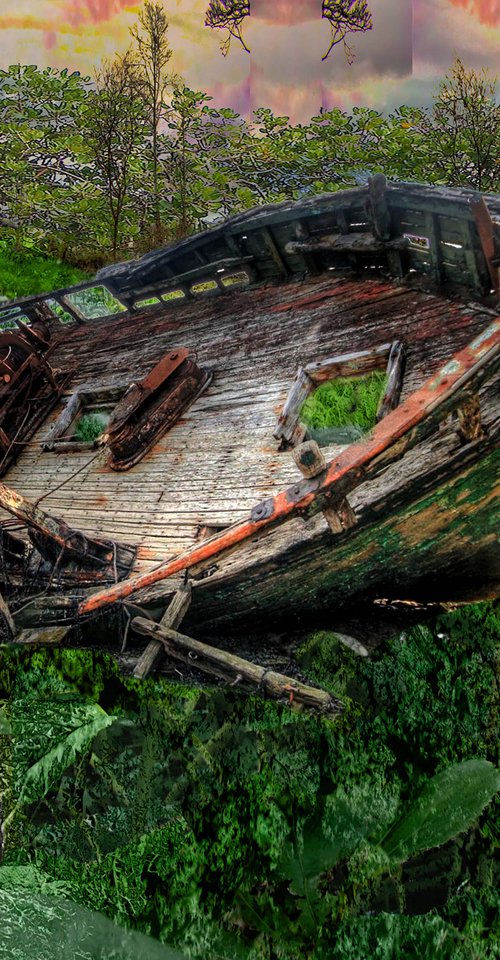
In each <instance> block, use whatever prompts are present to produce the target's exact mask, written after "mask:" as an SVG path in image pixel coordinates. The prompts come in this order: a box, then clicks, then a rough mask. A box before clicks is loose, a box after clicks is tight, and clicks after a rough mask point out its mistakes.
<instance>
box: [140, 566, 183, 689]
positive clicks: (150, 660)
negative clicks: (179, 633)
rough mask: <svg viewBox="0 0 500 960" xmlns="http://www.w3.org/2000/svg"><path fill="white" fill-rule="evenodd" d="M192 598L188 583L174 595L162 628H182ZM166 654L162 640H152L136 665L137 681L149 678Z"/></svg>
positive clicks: (161, 624)
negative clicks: (149, 674)
mask: <svg viewBox="0 0 500 960" xmlns="http://www.w3.org/2000/svg"><path fill="white" fill-rule="evenodd" d="M191 598H192V587H191V584H190V583H187V584H185V585H184V586H182V587H181V588H180V590H178V591H177V593H175V594H174V597H173V599H172V601H171V603H170V604H169V606H168V607H167V610H166V612H165V613H164V614H163V616H162V618H161V620H160V626H161V627H164V628H165V629H167V628H169V629H171V630H176V629H177V627H180V625H181V623H182V621H183V619H184V617H185V616H186V613H187V611H188V610H189V606H190V604H191ZM164 653H165V648H164V645H163V643H162V641H161V640H159V639H156V638H154V639H152V640H150V642H149V643H148V645H147V647H146V649H145V650H144V651H143V653H142V654H141V656H140V657H139V660H138V661H137V663H136V665H135V668H134V672H133V676H134V677H135V678H136V679H140V680H143V679H144V677H147V675H148V673H151V672H152V670H154V669H155V667H156V666H158V663H159V661H160V660H161V658H162V656H163V654H164Z"/></svg>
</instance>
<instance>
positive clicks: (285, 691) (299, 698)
mask: <svg viewBox="0 0 500 960" xmlns="http://www.w3.org/2000/svg"><path fill="white" fill-rule="evenodd" d="M132 627H133V629H134V630H135V631H136V632H137V633H140V634H144V635H145V636H147V637H154V638H155V639H157V640H159V641H160V642H161V644H162V645H163V646H164V648H165V650H166V652H167V653H168V654H169V656H171V657H174V658H175V659H177V660H182V661H183V662H184V663H188V664H189V665H190V666H195V667H196V668H197V669H199V670H202V671H203V672H204V673H209V674H210V675H211V676H216V677H221V678H222V679H225V680H235V681H243V682H247V683H252V684H255V685H256V686H257V687H259V688H260V689H262V691H263V693H267V694H268V695H269V696H271V697H284V696H286V697H287V698H288V700H289V701H290V702H292V701H293V702H295V703H300V704H303V705H304V706H307V707H316V708H318V709H320V710H328V711H332V712H335V713H340V712H341V711H342V709H343V705H342V703H341V702H340V701H339V700H336V699H335V698H334V697H332V695H331V694H330V693H328V692H327V691H326V690H319V689H316V688H315V687H309V686H307V685H306V684H304V683H300V681H298V680H295V679H294V678H293V677H287V676H285V675H284V674H282V673H276V672H275V671H274V670H267V669H266V668H265V667H260V666H258V664H256V663H251V661H250V660H244V659H243V658H242V657H237V656H235V655H234V654H232V653H228V652H227V651H226V650H219V649H218V648H217V647H211V646H209V645H208V644H206V643H202V642H201V641H199V640H194V639H193V638H192V637H186V636H185V635H184V634H182V633H177V631H175V630H171V629H168V628H167V627H164V626H162V625H161V624H159V623H153V621H151V620H146V619H144V618H142V617H136V618H135V619H134V620H132ZM134 675H135V674H134Z"/></svg>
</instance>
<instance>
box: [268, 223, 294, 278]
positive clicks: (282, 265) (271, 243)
mask: <svg viewBox="0 0 500 960" xmlns="http://www.w3.org/2000/svg"><path fill="white" fill-rule="evenodd" d="M262 236H263V238H264V242H265V244H266V247H267V249H268V251H269V253H270V254H271V257H272V259H273V260H274V262H275V264H276V266H277V268H278V270H279V273H280V274H281V276H282V277H288V276H289V273H290V271H289V269H288V264H287V263H286V262H285V260H284V258H283V256H282V254H281V252H280V250H279V248H278V245H277V243H276V240H275V239H274V237H273V235H272V233H271V231H270V229H269V227H263V228H262Z"/></svg>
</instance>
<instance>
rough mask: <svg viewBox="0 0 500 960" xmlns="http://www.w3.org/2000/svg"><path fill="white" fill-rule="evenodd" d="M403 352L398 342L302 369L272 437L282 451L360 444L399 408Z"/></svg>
mask: <svg viewBox="0 0 500 960" xmlns="http://www.w3.org/2000/svg"><path fill="white" fill-rule="evenodd" d="M404 361H405V351H404V347H403V344H402V343H401V342H400V341H399V340H395V341H394V342H393V343H385V344H382V345H381V346H380V347H376V348H375V349H373V350H364V351H361V352H359V353H346V354H341V355H339V356H337V357H332V358H330V359H327V360H320V361H318V362H316V363H309V364H308V365H307V366H305V367H300V368H299V370H298V373H297V376H296V378H295V381H294V383H293V385H292V388H291V390H290V392H289V394H288V397H287V400H286V402H285V405H284V407H283V410H282V412H281V414H280V416H279V419H278V424H277V427H276V430H275V434H274V436H275V437H276V439H277V440H279V441H280V449H282V450H286V449H289V448H290V447H294V446H296V444H298V443H301V442H302V441H303V440H304V439H311V440H316V442H317V443H318V444H319V445H320V446H328V445H329V444H341V445H347V444H349V443H354V442H356V441H357V440H360V439H361V438H362V437H363V436H364V435H365V434H366V433H367V432H368V431H369V430H371V429H372V428H373V427H374V426H375V425H376V423H378V422H379V420H381V419H382V418H383V417H384V416H386V414H387V413H389V412H390V411H391V410H393V409H394V407H396V406H397V404H398V403H399V397H400V394H401V387H402V382H403V374H404Z"/></svg>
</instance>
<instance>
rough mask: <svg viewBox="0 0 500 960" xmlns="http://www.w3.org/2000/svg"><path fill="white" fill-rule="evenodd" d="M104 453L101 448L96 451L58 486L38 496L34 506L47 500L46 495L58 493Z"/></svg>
mask: <svg viewBox="0 0 500 960" xmlns="http://www.w3.org/2000/svg"><path fill="white" fill-rule="evenodd" d="M102 453H103V451H102V450H99V452H98V453H96V455H95V456H94V457H91V458H90V460H88V461H87V463H84V464H83V467H79V469H78V470H75V472H74V473H72V474H71V476H69V477H66V479H65V480H62V481H61V483H58V484H57V486H56V487H52V490H48V491H47V493H44V494H42V496H41V497H38V500H35V501H34V506H35V507H37V506H38V504H39V503H41V502H42V500H45V498H46V497H50V496H52V494H53V493H57V491H58V490H60V489H61V487H64V486H65V484H66V483H70V481H71V480H74V479H75V477H77V476H78V474H79V473H82V471H83V470H86V469H87V467H90V465H91V464H92V463H94V461H95V460H97V459H98V458H99V457H100V456H101V455H102Z"/></svg>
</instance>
